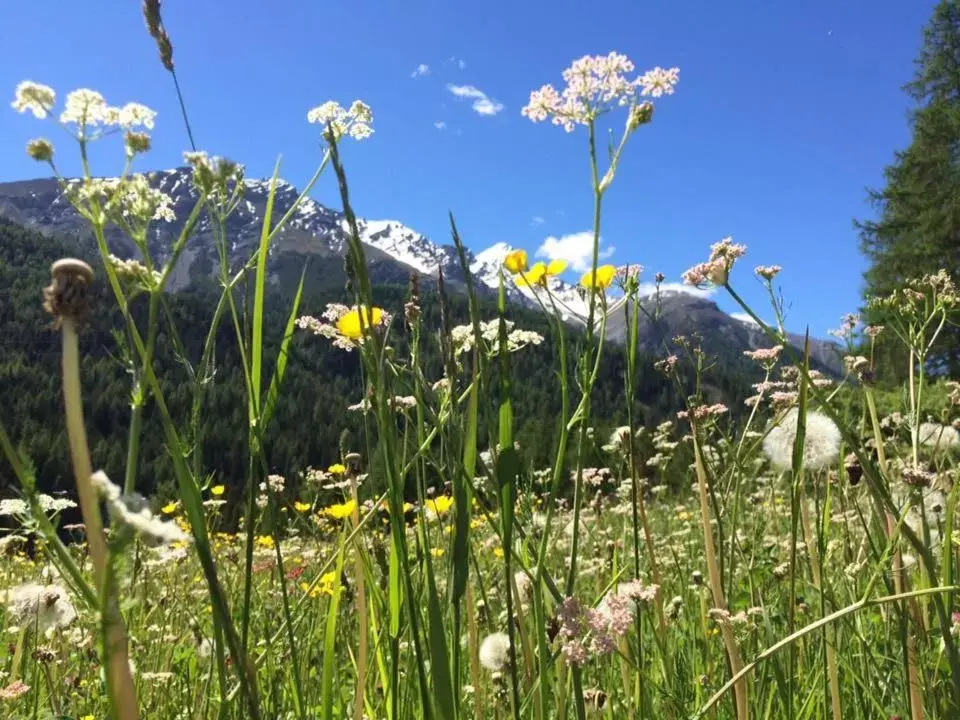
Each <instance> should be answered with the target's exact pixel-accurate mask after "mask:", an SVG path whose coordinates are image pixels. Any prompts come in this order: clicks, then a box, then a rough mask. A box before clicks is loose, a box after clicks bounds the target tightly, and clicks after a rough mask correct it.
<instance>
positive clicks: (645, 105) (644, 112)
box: [627, 100, 653, 133]
mask: <svg viewBox="0 0 960 720" xmlns="http://www.w3.org/2000/svg"><path fill="white" fill-rule="evenodd" d="M651 120H653V103H652V102H650V101H648V100H644V101H643V102H642V103H640V104H638V105H634V106H633V107H632V108H630V114H629V115H628V116H627V132H628V133H632V132H633V131H634V130H636V129H637V128H638V127H640V126H641V125H646V124H647V123H648V122H650V121H651Z"/></svg>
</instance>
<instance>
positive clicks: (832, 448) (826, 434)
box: [763, 409, 840, 470]
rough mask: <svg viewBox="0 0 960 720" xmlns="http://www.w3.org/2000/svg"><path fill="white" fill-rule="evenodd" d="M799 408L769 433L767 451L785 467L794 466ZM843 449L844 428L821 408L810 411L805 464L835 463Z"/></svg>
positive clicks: (818, 466)
mask: <svg viewBox="0 0 960 720" xmlns="http://www.w3.org/2000/svg"><path fill="white" fill-rule="evenodd" d="M797 418H798V413H797V410H796V409H793V410H790V411H789V412H788V413H787V414H786V415H785V416H784V417H783V419H782V420H781V421H780V423H779V424H778V425H776V426H775V427H774V428H772V429H771V430H770V432H768V433H767V437H766V438H765V439H764V441H763V451H764V453H766V455H767V457H768V458H770V462H771V463H773V464H774V465H775V466H776V467H778V468H780V469H781V470H788V469H790V468H791V467H792V466H793V443H794V440H795V439H796V437H797ZM839 453H840V430H839V429H838V428H837V426H836V425H835V424H834V422H833V420H831V419H830V418H828V417H827V416H826V415H823V414H822V413H818V412H808V413H807V424H806V435H805V437H804V443H803V464H804V466H805V467H806V468H807V469H809V470H820V469H822V468H825V467H828V466H829V465H830V464H831V463H833V462H834V461H835V460H836V459H837V456H838V455H839Z"/></svg>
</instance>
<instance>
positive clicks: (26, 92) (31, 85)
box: [12, 80, 57, 120]
mask: <svg viewBox="0 0 960 720" xmlns="http://www.w3.org/2000/svg"><path fill="white" fill-rule="evenodd" d="M56 99H57V94H56V93H55V92H54V91H53V88H52V87H49V86H48V85H41V84H40V83H35V82H32V81H30V80H24V81H23V82H22V83H20V84H19V85H17V90H16V94H15V96H14V99H13V103H12V107H13V109H14V110H16V111H17V112H21V113H22V112H27V111H28V110H29V111H30V112H32V113H33V116H34V117H35V118H38V119H40V120H42V119H43V118H45V117H46V116H47V113H48V112H49V111H50V109H51V108H52V107H53V104H54V102H55V101H56Z"/></svg>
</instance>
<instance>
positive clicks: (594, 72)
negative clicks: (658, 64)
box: [521, 52, 679, 132]
mask: <svg viewBox="0 0 960 720" xmlns="http://www.w3.org/2000/svg"><path fill="white" fill-rule="evenodd" d="M633 70H634V65H633V63H632V62H631V61H630V59H629V58H628V57H627V56H626V55H621V54H619V53H615V52H611V53H609V54H608V55H595V56H591V55H585V56H583V57H582V58H580V59H578V60H574V61H573V63H572V64H571V65H570V67H569V68H567V69H566V70H564V71H563V79H564V80H565V81H566V83H567V86H566V87H565V88H564V90H563V93H558V92H557V91H556V89H555V88H554V87H553V86H552V85H544V86H543V87H541V88H540V89H539V90H534V91H533V92H531V93H530V102H529V103H528V104H527V105H526V107H524V108H523V109H522V110H521V114H522V115H524V116H526V117H528V118H530V119H531V120H532V121H534V122H539V121H541V120H546V119H547V118H548V117H549V118H550V119H551V121H552V122H553V124H554V125H559V126H561V127H563V129H564V130H566V131H567V132H572V131H573V129H574V127H575V126H576V125H587V124H589V123H591V122H593V121H594V120H595V119H596V118H597V117H599V116H600V115H602V114H603V113H606V112H608V111H610V110H612V109H613V108H615V107H625V106H630V107H631V110H630V113H631V114H630V119H628V125H627V128H628V131H632V130H633V129H635V128H636V127H637V126H639V125H641V124H643V122H644V121H649V117H650V115H651V113H652V110H653V108H652V105H651V104H649V103H641V104H639V105H638V104H637V103H636V96H637V87H638V86H639V87H641V88H642V89H641V94H642V95H651V96H653V97H660V96H661V95H669V94H672V93H673V86H674V85H675V84H676V82H677V80H678V73H679V71H678V70H677V69H676V68H674V69H672V70H666V71H665V70H662V69H660V68H655V69H654V70H651V71H649V72H647V73H645V74H644V75H643V76H641V77H640V78H638V79H636V80H630V79H628V78H627V77H626V75H627V74H628V73H632V72H633ZM631 122H632V124H633V125H634V127H631Z"/></svg>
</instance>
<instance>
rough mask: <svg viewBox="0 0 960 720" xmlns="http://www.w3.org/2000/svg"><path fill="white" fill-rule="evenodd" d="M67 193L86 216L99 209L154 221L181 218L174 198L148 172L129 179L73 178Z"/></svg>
mask: <svg viewBox="0 0 960 720" xmlns="http://www.w3.org/2000/svg"><path fill="white" fill-rule="evenodd" d="M64 194H65V195H66V197H67V199H68V200H69V201H70V203H71V204H72V205H73V206H74V207H76V208H77V209H78V210H80V211H81V212H82V213H84V214H86V215H91V214H92V213H93V212H94V209H95V206H96V207H98V208H99V212H101V213H106V214H108V215H109V214H113V215H117V216H119V217H121V218H123V219H125V220H137V221H140V222H150V221H151V220H163V221H165V222H173V221H174V220H176V219H177V216H176V214H175V213H174V211H173V198H171V197H170V196H169V195H167V194H166V193H165V192H162V191H161V190H158V189H156V188H154V187H151V186H150V182H149V181H148V180H147V178H146V176H144V175H139V174H137V175H131V176H129V177H126V178H89V179H86V180H74V181H71V182H70V183H69V184H68V185H67V186H66V188H65V192H64Z"/></svg>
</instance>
